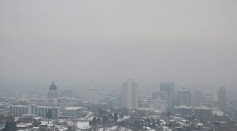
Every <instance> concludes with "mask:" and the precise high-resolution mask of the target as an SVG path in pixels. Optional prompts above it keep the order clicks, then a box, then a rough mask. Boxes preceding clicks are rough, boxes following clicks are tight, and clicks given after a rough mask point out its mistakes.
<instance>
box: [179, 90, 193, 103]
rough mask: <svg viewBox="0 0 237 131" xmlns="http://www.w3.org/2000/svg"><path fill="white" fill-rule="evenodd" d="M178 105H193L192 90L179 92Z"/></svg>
mask: <svg viewBox="0 0 237 131" xmlns="http://www.w3.org/2000/svg"><path fill="white" fill-rule="evenodd" d="M177 106H186V107H190V106H191V91H189V90H181V91H178V92H177Z"/></svg>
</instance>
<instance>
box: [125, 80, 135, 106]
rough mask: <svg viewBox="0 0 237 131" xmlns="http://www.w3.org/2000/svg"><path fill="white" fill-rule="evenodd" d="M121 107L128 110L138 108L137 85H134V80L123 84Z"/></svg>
mask: <svg viewBox="0 0 237 131" xmlns="http://www.w3.org/2000/svg"><path fill="white" fill-rule="evenodd" d="M121 106H122V107H124V108H128V109H132V108H136V107H137V83H134V82H133V80H132V79H128V80H127V81H126V82H125V83H123V84H122V89H121Z"/></svg>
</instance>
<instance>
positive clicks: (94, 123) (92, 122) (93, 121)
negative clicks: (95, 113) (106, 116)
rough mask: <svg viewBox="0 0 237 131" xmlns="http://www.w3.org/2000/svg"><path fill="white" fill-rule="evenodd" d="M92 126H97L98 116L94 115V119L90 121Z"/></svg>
mask: <svg viewBox="0 0 237 131" xmlns="http://www.w3.org/2000/svg"><path fill="white" fill-rule="evenodd" d="M89 125H90V126H95V125H96V117H93V119H92V121H90V122H89Z"/></svg>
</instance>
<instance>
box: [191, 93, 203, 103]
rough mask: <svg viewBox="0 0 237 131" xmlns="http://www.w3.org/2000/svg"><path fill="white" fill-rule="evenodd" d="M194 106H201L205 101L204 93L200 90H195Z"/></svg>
mask: <svg viewBox="0 0 237 131" xmlns="http://www.w3.org/2000/svg"><path fill="white" fill-rule="evenodd" d="M193 98H194V106H201V104H202V102H203V93H202V91H200V90H194V96H193Z"/></svg>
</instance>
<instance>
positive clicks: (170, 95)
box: [160, 82, 174, 111]
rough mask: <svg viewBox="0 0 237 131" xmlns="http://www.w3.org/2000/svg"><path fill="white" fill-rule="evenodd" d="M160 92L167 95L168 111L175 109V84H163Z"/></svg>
mask: <svg viewBox="0 0 237 131" xmlns="http://www.w3.org/2000/svg"><path fill="white" fill-rule="evenodd" d="M160 91H161V92H162V93H165V94H166V96H167V97H166V101H167V110H168V111H172V109H173V107H174V83H173V82H161V83H160Z"/></svg>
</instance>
